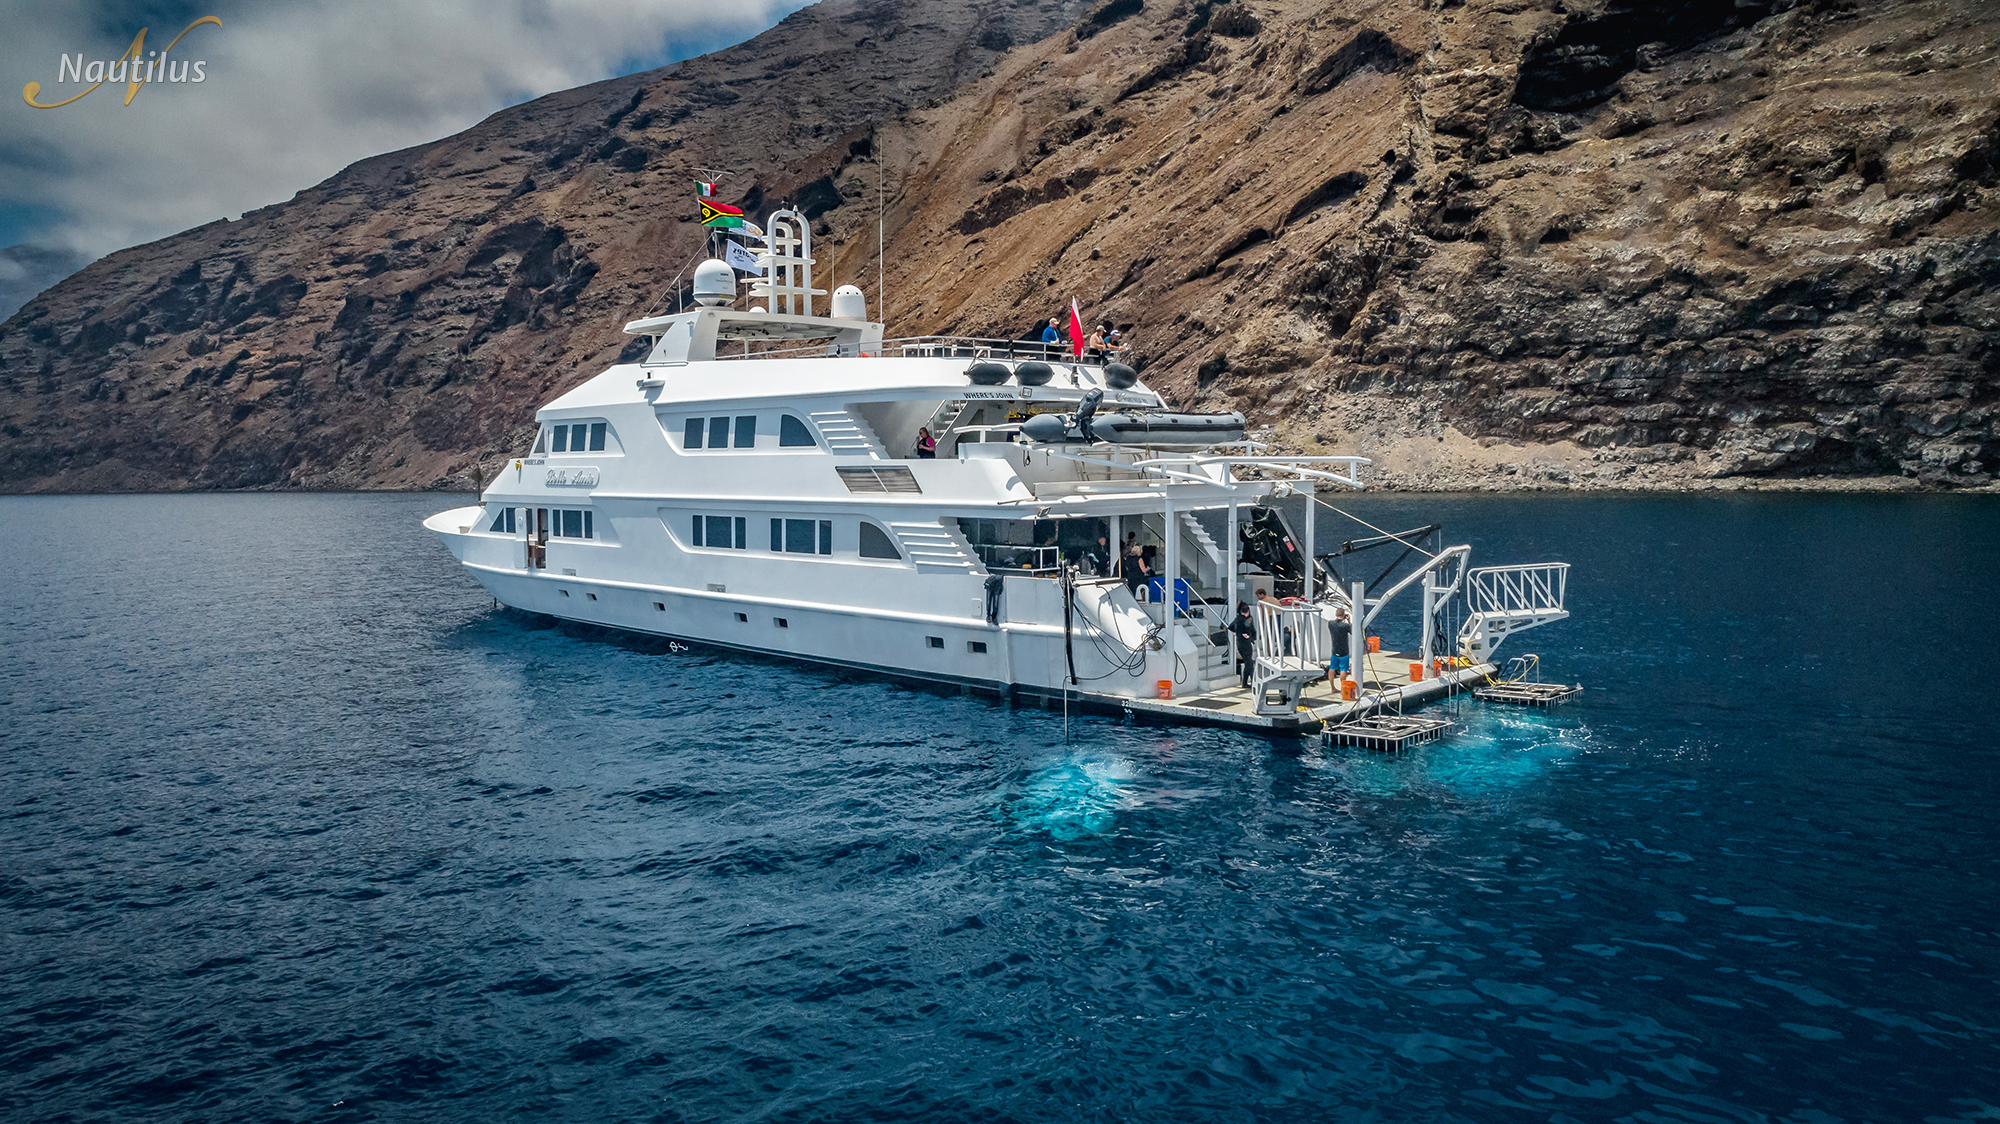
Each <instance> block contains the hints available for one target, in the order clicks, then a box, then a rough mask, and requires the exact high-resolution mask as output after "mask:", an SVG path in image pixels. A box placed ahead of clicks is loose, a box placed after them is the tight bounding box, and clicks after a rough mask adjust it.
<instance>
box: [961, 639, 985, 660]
mask: <svg viewBox="0 0 2000 1124" xmlns="http://www.w3.org/2000/svg"><path fill="white" fill-rule="evenodd" d="M965 650H966V651H968V652H971V653H972V654H973V655H975V656H983V655H985V654H986V641H984V640H967V641H966V642H965Z"/></svg>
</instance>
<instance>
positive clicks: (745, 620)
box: [736, 613, 750, 624]
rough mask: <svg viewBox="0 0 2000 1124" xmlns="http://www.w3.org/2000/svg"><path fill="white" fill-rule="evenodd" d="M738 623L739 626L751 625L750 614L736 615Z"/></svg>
mask: <svg viewBox="0 0 2000 1124" xmlns="http://www.w3.org/2000/svg"><path fill="white" fill-rule="evenodd" d="M736 623H737V624H749V623H750V614H748V613H738V614H736Z"/></svg>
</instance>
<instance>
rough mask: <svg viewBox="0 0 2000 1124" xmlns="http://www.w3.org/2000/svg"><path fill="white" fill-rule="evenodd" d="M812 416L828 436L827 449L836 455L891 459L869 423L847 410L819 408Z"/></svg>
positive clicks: (822, 431) (820, 431) (815, 423)
mask: <svg viewBox="0 0 2000 1124" xmlns="http://www.w3.org/2000/svg"><path fill="white" fill-rule="evenodd" d="M811 416H812V422H813V425H814V426H816V427H817V428H818V429H819V435H820V436H821V437H824V438H826V447H827V449H828V450H830V451H831V452H832V453H833V454H834V455H835V456H848V457H873V458H875V459H876V460H888V459H889V457H888V454H886V453H884V452H883V451H882V443H881V442H880V441H877V440H876V439H875V431H874V430H872V429H869V428H868V423H867V422H864V421H862V420H861V419H860V418H857V417H855V416H854V415H853V414H851V413H849V412H847V411H846V410H818V411H815V412H814V413H813V414H812V415H811Z"/></svg>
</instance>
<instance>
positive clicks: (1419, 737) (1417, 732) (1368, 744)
mask: <svg viewBox="0 0 2000 1124" xmlns="http://www.w3.org/2000/svg"><path fill="white" fill-rule="evenodd" d="M1449 725H1451V723H1449V722H1446V721H1445V720H1444V719H1442V718H1419V717H1415V716H1411V715H1399V714H1371V715H1369V716H1368V717H1366V718H1360V719H1356V720H1355V721H1353V722H1343V723H1341V724H1340V725H1338V726H1329V727H1327V729H1326V732H1325V733H1324V734H1323V735H1321V737H1322V738H1323V739H1324V741H1325V743H1326V744H1327V745H1328V746H1336V745H1351V746H1358V747H1360V748H1362V749H1377V750H1382V751H1384V752H1391V753H1392V752H1394V751H1396V750H1399V749H1402V748H1404V747H1406V746H1412V745H1422V744H1423V743H1425V742H1434V741H1436V740H1438V738H1440V737H1442V736H1444V731H1445V727H1447V726H1449Z"/></svg>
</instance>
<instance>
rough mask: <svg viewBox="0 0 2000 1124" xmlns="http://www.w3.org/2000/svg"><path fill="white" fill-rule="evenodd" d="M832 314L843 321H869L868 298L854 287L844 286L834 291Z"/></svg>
mask: <svg viewBox="0 0 2000 1124" xmlns="http://www.w3.org/2000/svg"><path fill="white" fill-rule="evenodd" d="M830 314H831V315H833V316H836V317H839V318H840V319H842V320H866V319H868V298H867V297H865V296H863V295H862V294H861V290H859V289H857V288H855V287H854V286H852V285H842V286H841V287H840V288H838V289H835V290H834V291H833V307H832V309H831V310H830Z"/></svg>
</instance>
